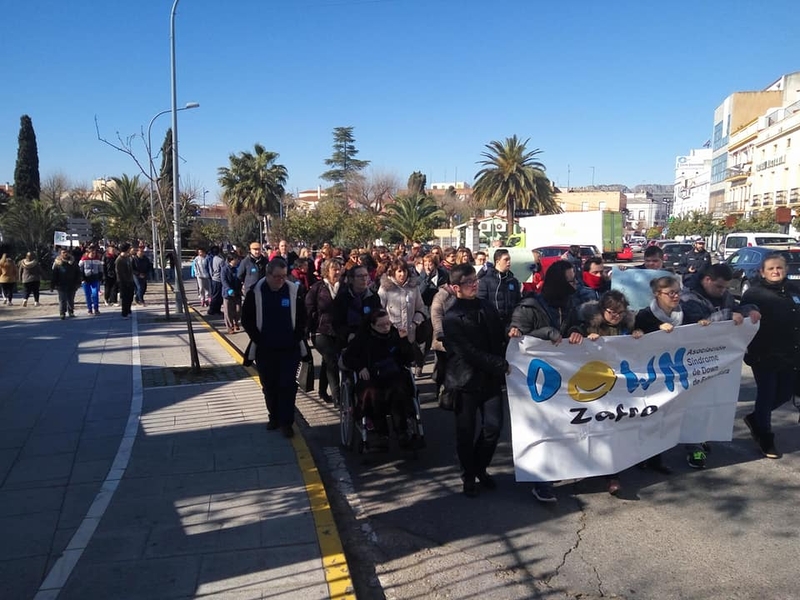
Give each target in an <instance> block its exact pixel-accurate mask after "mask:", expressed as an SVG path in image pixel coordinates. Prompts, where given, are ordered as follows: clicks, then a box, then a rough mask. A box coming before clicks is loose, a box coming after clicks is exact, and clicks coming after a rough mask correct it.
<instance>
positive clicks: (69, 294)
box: [50, 248, 81, 320]
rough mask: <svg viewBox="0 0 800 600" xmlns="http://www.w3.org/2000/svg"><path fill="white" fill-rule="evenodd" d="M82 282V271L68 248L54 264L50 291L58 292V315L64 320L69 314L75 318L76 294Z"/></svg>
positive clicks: (63, 250)
mask: <svg viewBox="0 0 800 600" xmlns="http://www.w3.org/2000/svg"><path fill="white" fill-rule="evenodd" d="M80 281H81V276H80V271H78V265H77V264H75V259H74V258H73V257H72V254H71V253H70V251H69V250H68V249H67V248H62V249H61V253H60V254H59V256H58V257H57V258H56V260H55V262H54V263H53V276H52V279H50V290H51V291H52V290H57V291H58V314H59V316H60V317H61V319H62V320H63V319H64V317H65V316H66V315H67V314H69V316H70V317H74V316H75V292H76V291H77V290H78V286H80Z"/></svg>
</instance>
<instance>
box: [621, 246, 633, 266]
mask: <svg viewBox="0 0 800 600" xmlns="http://www.w3.org/2000/svg"><path fill="white" fill-rule="evenodd" d="M617 260H627V261H628V262H631V261H632V260H633V249H632V248H631V247H630V244H624V245H623V246H622V252H617Z"/></svg>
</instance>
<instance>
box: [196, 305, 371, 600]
mask: <svg viewBox="0 0 800 600" xmlns="http://www.w3.org/2000/svg"><path fill="white" fill-rule="evenodd" d="M189 310H191V311H192V313H193V314H194V315H195V318H196V320H199V321H200V323H202V324H203V326H204V327H205V328H206V329H208V330H209V331H210V332H211V336H212V337H213V338H214V339H215V340H216V341H217V343H219V344H220V345H221V346H222V347H223V348H225V350H227V351H228V354H230V355H231V356H232V357H233V358H234V359H235V360H236V361H237V362H239V363H241V360H242V353H241V352H240V351H239V349H238V348H237V347H236V346H234V345H233V343H232V342H231V341H230V340H228V339H227V338H225V337H223V336H222V335H221V334H220V333H219V332H218V331H217V330H216V329H215V328H214V327H212V326H211V325H210V324H209V323H208V321H206V319H205V318H204V317H203V315H202V314H201V313H200V312H198V311H197V309H195V308H194V307H193V306H190V307H189ZM243 333H244V332H243ZM245 335H247V334H246V333H245ZM245 370H246V371H247V373H248V374H249V375H250V378H251V379H253V381H255V382H256V383H257V384H258V385H259V388H260V387H261V382H260V381H259V379H258V371H256V369H254V368H253V367H245ZM297 431H298V433H299V434H300V435H296V436H294V437H293V438H292V448H294V453H295V457H296V459H297V464H298V465H299V466H300V471H301V473H302V474H303V482H304V483H305V488H306V495H307V496H308V501H309V503H310V504H311V514H312V515H313V516H314V524H315V527H316V530H317V541H318V542H319V548H320V551H321V554H322V567H323V570H324V572H325V581H326V583H327V584H328V593H329V594H330V598H331V600H355V597H356V595H355V592H354V591H353V582H352V580H351V579H350V568H349V567H348V565H347V558H346V557H345V555H344V549H343V548H342V540H341V538H340V537H339V530H338V529H337V528H336V522H335V521H334V519H333V513H331V505H330V503H329V502H328V495H327V493H326V492H325V486H324V485H323V484H322V479H321V478H320V475H319V470H318V469H317V465H316V464H315V463H314V457H313V456H312V455H311V451H310V450H309V449H308V445H307V444H306V441H305V439H304V438H303V434H302V433H301V432H300V430H299V429H298V430H297Z"/></svg>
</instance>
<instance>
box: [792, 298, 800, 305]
mask: <svg viewBox="0 0 800 600" xmlns="http://www.w3.org/2000/svg"><path fill="white" fill-rule="evenodd" d="M792 300H794V303H795V304H800V298H798V297H797V296H792Z"/></svg>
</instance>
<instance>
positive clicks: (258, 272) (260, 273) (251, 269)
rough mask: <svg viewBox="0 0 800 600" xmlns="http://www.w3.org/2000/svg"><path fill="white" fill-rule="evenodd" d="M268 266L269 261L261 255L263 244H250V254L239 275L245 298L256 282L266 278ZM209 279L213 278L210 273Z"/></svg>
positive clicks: (244, 261)
mask: <svg viewBox="0 0 800 600" xmlns="http://www.w3.org/2000/svg"><path fill="white" fill-rule="evenodd" d="M266 266H267V259H266V258H265V257H264V255H263V254H262V253H261V244H260V243H259V242H250V253H249V254H248V255H247V256H245V257H244V258H243V259H242V262H240V263H239V272H238V275H239V280H240V281H241V282H242V295H243V296H244V295H245V294H247V292H249V291H250V289H251V288H252V287H253V286H254V285H255V284H256V282H258V281H259V280H260V279H261V278H262V277H264V273H265V268H266ZM209 278H211V274H210V273H209ZM209 285H210V284H209ZM209 289H210V288H209Z"/></svg>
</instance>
